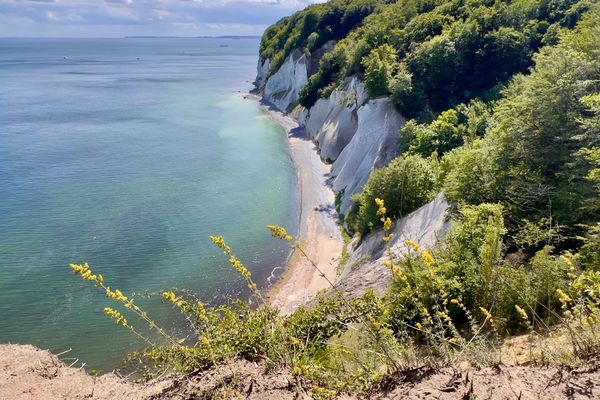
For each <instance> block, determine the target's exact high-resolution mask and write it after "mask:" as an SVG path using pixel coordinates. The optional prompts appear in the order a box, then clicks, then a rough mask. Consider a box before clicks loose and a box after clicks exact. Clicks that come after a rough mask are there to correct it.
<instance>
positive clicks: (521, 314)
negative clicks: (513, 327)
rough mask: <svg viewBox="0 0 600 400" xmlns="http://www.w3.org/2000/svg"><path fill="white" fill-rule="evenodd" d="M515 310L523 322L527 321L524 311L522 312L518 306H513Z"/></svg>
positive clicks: (527, 317)
mask: <svg viewBox="0 0 600 400" xmlns="http://www.w3.org/2000/svg"><path fill="white" fill-rule="evenodd" d="M515 308H516V310H517V313H518V314H519V316H520V317H521V318H522V319H523V320H524V321H528V320H529V316H528V315H527V313H526V312H525V310H523V309H522V308H521V307H519V306H518V305H516V304H515Z"/></svg>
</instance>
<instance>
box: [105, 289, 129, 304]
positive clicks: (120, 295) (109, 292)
mask: <svg viewBox="0 0 600 400" xmlns="http://www.w3.org/2000/svg"><path fill="white" fill-rule="evenodd" d="M106 297H109V298H111V299H113V300H116V301H120V302H121V303H126V302H127V300H128V298H127V296H125V295H124V294H123V293H121V291H120V290H119V289H117V290H115V291H114V292H113V291H112V290H110V288H109V287H107V288H106Z"/></svg>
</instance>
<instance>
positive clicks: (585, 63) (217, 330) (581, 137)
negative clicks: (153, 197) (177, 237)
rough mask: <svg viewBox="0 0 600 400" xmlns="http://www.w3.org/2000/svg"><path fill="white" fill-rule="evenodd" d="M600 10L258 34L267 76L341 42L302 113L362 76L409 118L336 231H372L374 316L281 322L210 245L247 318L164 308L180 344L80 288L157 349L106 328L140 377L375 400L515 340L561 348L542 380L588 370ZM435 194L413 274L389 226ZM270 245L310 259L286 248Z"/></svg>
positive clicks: (376, 17)
mask: <svg viewBox="0 0 600 400" xmlns="http://www.w3.org/2000/svg"><path fill="white" fill-rule="evenodd" d="M599 10H600V6H599V5H598V4H596V3H592V2H588V1H554V0H543V1H542V0H539V1H538V0H520V1H486V0H472V1H441V0H421V1H408V0H406V1H402V0H401V1H396V2H390V1H387V2H384V1H381V2H378V1H352V0H346V1H341V0H340V1H332V2H330V3H327V4H323V5H318V6H312V7H309V8H308V9H307V10H305V11H302V12H300V13H298V14H296V15H294V16H292V17H290V18H288V19H284V20H283V21H282V22H280V23H279V24H277V25H275V26H274V27H272V28H270V29H269V30H268V31H267V33H266V34H265V39H264V40H263V43H262V48H261V55H262V57H263V58H264V57H269V58H272V59H273V60H274V66H276V65H277V63H280V62H281V61H282V60H283V59H284V58H285V56H286V54H289V53H290V51H292V50H293V49H294V48H297V47H304V48H306V49H308V51H309V52H313V51H315V50H317V49H318V48H319V47H320V45H322V44H323V43H324V41H326V40H330V39H340V42H339V43H338V45H337V46H336V49H335V50H334V51H333V52H332V53H330V54H328V55H325V56H324V57H323V58H322V60H321V63H320V67H319V70H318V71H317V72H316V73H315V74H314V75H313V76H312V77H311V78H310V82H309V83H308V84H307V86H306V87H305V88H304V89H303V93H302V96H303V100H302V101H303V103H304V104H305V105H310V102H312V101H314V100H316V98H318V97H319V96H322V95H326V94H327V92H328V91H330V90H331V89H332V88H333V87H335V86H336V85H338V84H339V83H340V82H341V80H342V79H343V78H345V77H346V76H348V75H350V74H358V75H361V76H362V77H363V78H364V79H365V81H366V83H367V85H368V90H369V93H370V95H371V96H379V95H391V96H392V98H393V99H394V101H395V102H396V104H397V105H398V106H399V108H400V110H401V111H402V112H403V113H404V114H405V115H408V116H418V117H420V119H419V120H412V121H409V122H408V123H407V124H406V126H405V127H404V128H403V130H402V140H401V149H400V150H401V155H400V156H399V157H398V158H397V159H395V160H393V161H392V162H391V163H390V164H389V165H388V166H386V167H384V168H381V169H379V170H377V171H375V172H374V173H373V175H372V177H371V178H370V180H369V181H368V183H367V184H366V186H365V188H364V190H363V192H362V193H360V194H358V195H356V196H355V197H354V198H353V200H354V203H355V204H354V208H353V211H352V212H351V213H350V214H349V215H347V216H345V218H344V222H345V223H346V224H347V226H348V227H350V228H351V229H353V230H354V231H355V232H357V233H358V234H360V235H366V234H368V233H369V232H370V231H372V230H374V229H378V228H380V227H381V228H382V229H383V233H384V238H383V242H384V245H385V246H386V254H387V256H388V258H386V261H385V265H386V266H387V267H388V268H389V269H390V270H391V272H392V276H393V284H392V287H391V289H390V290H389V292H388V293H386V294H384V295H383V296H380V297H378V296H375V295H374V294H372V293H366V294H365V295H364V296H362V297H360V298H355V299H349V298H347V297H345V296H344V295H343V294H339V293H337V294H335V293H334V294H329V295H325V296H323V297H321V298H319V299H318V300H317V301H315V302H314V303H313V304H311V305H310V307H306V308H300V309H299V310H297V311H296V312H295V313H294V314H292V315H290V316H282V315H280V314H279V313H278V311H277V310H275V309H273V308H272V307H271V306H270V305H268V304H266V302H265V301H264V299H263V297H262V295H261V293H260V291H258V290H257V286H256V284H255V283H254V282H253V281H252V276H251V275H250V273H249V271H248V270H247V269H246V268H245V267H244V265H243V263H242V262H241V261H240V260H238V259H237V258H236V257H235V256H234V255H233V253H232V250H231V248H229V246H228V245H227V244H226V243H225V241H224V240H223V238H221V237H215V238H212V239H213V242H214V243H215V245H217V246H218V247H219V248H220V249H222V250H223V252H224V254H225V256H226V257H228V259H229V261H230V264H231V267H232V268H234V269H235V270H236V271H237V272H238V273H239V274H240V276H242V277H243V278H244V279H245V280H246V282H247V284H248V287H249V288H250V289H251V291H252V293H253V299H252V304H253V306H250V305H249V304H248V303H246V302H235V303H232V304H228V305H223V306H219V307H210V306H208V305H206V304H204V303H202V302H201V301H199V300H198V299H195V298H193V297H190V296H188V295H186V294H185V292H179V291H177V290H173V291H169V292H165V293H163V294H162V296H163V298H164V300H165V301H168V302H170V303H171V304H173V306H174V307H175V308H177V309H178V310H179V311H180V312H181V313H183V315H184V316H185V317H186V319H187V320H188V321H189V322H190V324H191V330H192V332H193V334H192V335H190V336H189V337H188V338H186V339H185V340H184V339H180V338H178V337H173V336H172V335H171V334H170V333H169V332H167V331H166V330H165V329H162V328H159V327H158V326H157V324H156V323H155V322H154V321H152V320H151V319H150V318H149V316H148V315H146V314H145V313H144V311H143V310H141V309H139V308H138V307H137V305H135V303H134V302H133V300H132V299H130V298H128V297H127V296H125V295H124V294H123V293H121V292H119V291H118V290H112V289H110V288H109V287H107V286H105V283H104V278H103V277H102V276H101V275H95V274H93V273H92V272H91V270H90V268H89V266H87V265H73V266H72V269H73V271H74V272H75V273H77V274H79V275H80V276H81V277H82V278H83V279H86V280H88V281H91V282H93V283H94V284H95V285H96V286H97V287H98V288H99V289H101V290H104V291H105V292H106V295H107V296H108V297H110V298H112V299H114V300H115V301H116V302H117V303H118V304H120V305H121V306H122V308H124V312H129V313H132V314H133V315H135V316H137V317H138V318H139V319H141V320H142V321H145V322H146V323H147V325H148V327H149V329H150V331H152V332H155V334H156V335H155V336H157V337H158V339H154V338H153V337H149V336H147V335H145V334H143V333H142V332H140V331H139V330H138V329H137V328H134V327H133V326H132V325H131V324H130V323H129V322H128V321H127V319H126V317H125V315H124V314H122V313H121V312H120V311H118V310H115V309H112V308H108V309H106V310H105V312H106V314H107V315H108V316H109V317H111V318H113V319H114V320H115V322H116V323H117V324H119V325H122V326H123V327H125V328H127V329H130V330H131V331H132V332H133V333H134V334H135V335H137V336H139V337H140V338H141V339H142V340H144V341H146V343H147V344H148V348H147V349H146V350H144V351H142V352H141V353H140V354H138V355H137V357H138V358H140V359H141V360H143V361H144V364H143V365H146V366H147V367H148V370H147V371H146V372H147V373H148V376H157V375H160V374H162V373H164V372H168V371H175V372H181V373H188V372H192V371H196V370H202V369H206V368H210V367H211V366H215V365H218V364H219V363H221V362H223V361H224V360H227V359H229V358H244V359H248V360H252V361H260V362H263V363H266V364H267V365H268V366H271V367H278V366H284V367H287V368H290V369H291V370H292V371H293V375H294V377H295V378H296V381H295V382H293V385H295V386H297V387H298V388H300V390H301V391H307V392H309V393H310V395H312V396H313V397H315V398H332V397H334V396H335V395H338V394H340V393H344V392H358V393H369V391H370V390H371V389H372V388H373V387H374V385H375V384H376V383H377V382H380V381H381V380H382V379H383V378H385V377H390V376H392V375H394V374H396V373H398V372H399V371H403V370H405V369H408V368H414V367H416V366H423V365H434V364H436V365H439V364H445V365H452V366H456V365H464V363H469V364H471V365H477V366H482V365H494V364H497V363H499V361H500V356H499V354H500V348H501V343H502V340H503V338H504V337H505V336H507V335H512V334H515V333H523V332H527V333H528V334H529V338H530V340H531V341H532V342H534V341H535V340H536V339H537V338H538V337H540V336H544V335H547V334H548V333H549V332H553V333H557V334H558V335H562V338H561V339H560V341H559V342H558V343H559V344H558V345H556V343H555V345H554V346H550V347H549V348H547V349H544V350H539V351H538V352H537V353H535V352H533V350H532V353H531V355H530V357H531V361H534V362H544V363H555V364H577V363H581V362H585V361H586V360H589V359H590V358H593V357H596V358H597V357H598V356H599V355H600V296H599V293H600V201H599V199H600V147H599V141H600V11H599ZM367 15H368V16H367ZM344 18H345V19H344ZM363 19H364V22H361V21H363ZM327 21H329V22H327ZM344 21H345V22H344ZM361 23H362V25H361ZM328 24H329V25H328ZM328 26H329V27H330V28H331V29H330V30H328V28H327V27H328ZM338 27H341V28H339V30H338ZM354 27H358V28H357V29H356V30H354V31H351V30H352V29H353V28H354ZM348 32H350V33H348ZM346 35H347V36H346ZM534 53H535V54H534ZM274 68H276V67H274ZM440 191H443V192H444V193H445V195H446V197H447V199H448V200H449V201H450V202H451V204H452V209H453V213H452V215H451V217H452V227H451V229H450V232H449V233H448V234H447V236H446V237H445V238H443V239H442V240H441V242H440V243H439V246H438V247H436V248H435V249H422V248H421V247H420V246H419V245H418V244H417V243H415V242H410V241H407V242H405V243H404V244H405V245H406V246H407V248H408V249H409V250H408V251H407V252H406V254H393V253H392V251H391V247H390V242H391V241H392V239H393V233H392V225H393V223H392V219H397V218H401V217H403V216H405V215H406V214H407V213H410V212H412V211H414V210H415V209H417V208H418V207H420V206H422V205H423V204H425V203H427V202H429V201H430V200H431V199H432V198H433V197H434V196H435V195H436V194H437V193H438V192H440ZM339 202H340V195H339V194H338V196H337V197H336V206H338V205H339ZM269 229H270V230H271V232H272V234H273V236H274V237H276V238H278V239H281V240H285V241H287V242H290V245H291V246H292V248H293V249H297V250H298V251H300V253H301V254H304V255H305V254H306V253H304V252H303V250H302V247H301V245H300V243H298V242H296V241H295V240H294V238H292V237H291V236H290V235H288V234H287V232H286V231H285V230H284V229H283V228H281V227H269ZM309 261H310V260H309ZM310 263H311V265H312V266H313V267H314V268H317V269H318V266H317V264H316V263H314V262H312V261H311V262H310ZM318 272H321V271H318ZM254 305H255V306H254ZM532 348H533V347H532Z"/></svg>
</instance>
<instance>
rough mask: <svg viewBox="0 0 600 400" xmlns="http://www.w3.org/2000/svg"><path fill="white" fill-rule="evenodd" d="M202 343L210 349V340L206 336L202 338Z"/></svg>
mask: <svg viewBox="0 0 600 400" xmlns="http://www.w3.org/2000/svg"><path fill="white" fill-rule="evenodd" d="M200 342H201V343H202V346H203V347H204V348H205V349H210V340H209V339H208V338H207V337H206V336H202V339H200Z"/></svg>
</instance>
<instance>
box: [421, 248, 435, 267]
mask: <svg viewBox="0 0 600 400" xmlns="http://www.w3.org/2000/svg"><path fill="white" fill-rule="evenodd" d="M421 257H423V261H424V262H425V264H427V266H428V267H433V266H434V265H435V258H433V256H432V255H431V253H430V252H428V251H424V252H422V253H421Z"/></svg>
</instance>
